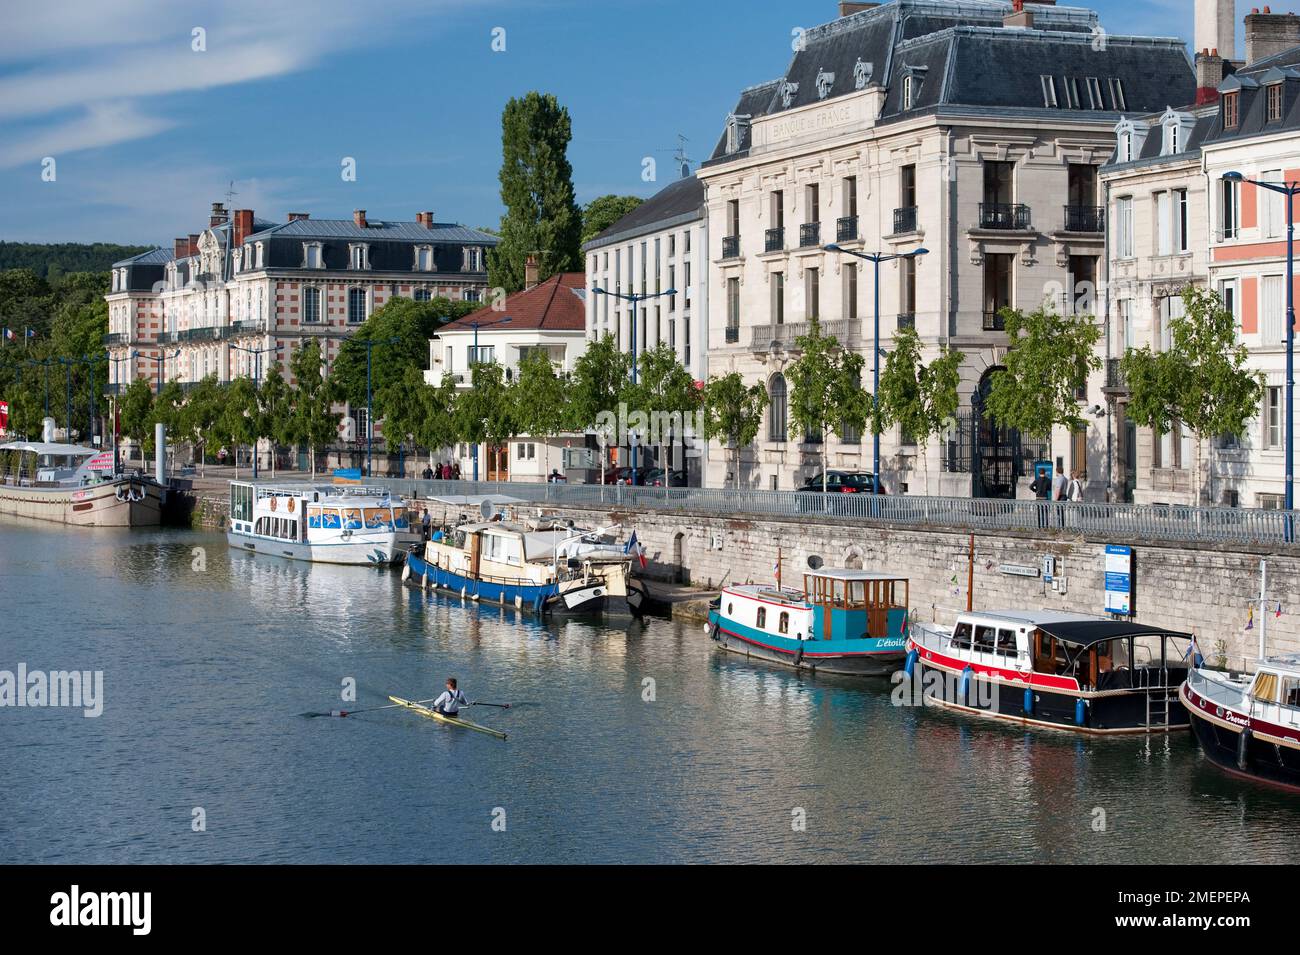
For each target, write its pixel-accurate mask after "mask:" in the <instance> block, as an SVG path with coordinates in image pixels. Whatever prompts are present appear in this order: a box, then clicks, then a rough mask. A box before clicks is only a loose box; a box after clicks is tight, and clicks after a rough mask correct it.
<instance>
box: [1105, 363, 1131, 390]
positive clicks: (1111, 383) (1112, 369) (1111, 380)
mask: <svg viewBox="0 0 1300 955" xmlns="http://www.w3.org/2000/svg"><path fill="white" fill-rule="evenodd" d="M1101 390H1102V391H1103V392H1105V393H1107V394H1115V395H1120V394H1127V393H1128V381H1127V379H1126V378H1125V377H1124V366H1123V365H1121V364H1120V359H1118V358H1107V359H1106V383H1105V384H1104V385H1102V386H1101Z"/></svg>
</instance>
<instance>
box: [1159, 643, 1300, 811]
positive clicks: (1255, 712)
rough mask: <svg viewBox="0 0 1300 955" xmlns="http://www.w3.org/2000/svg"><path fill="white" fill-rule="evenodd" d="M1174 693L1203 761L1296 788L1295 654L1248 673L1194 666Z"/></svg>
mask: <svg viewBox="0 0 1300 955" xmlns="http://www.w3.org/2000/svg"><path fill="white" fill-rule="evenodd" d="M1179 696H1180V698H1181V700H1182V703H1183V706H1184V707H1185V708H1186V710H1187V712H1188V714H1189V715H1190V718H1191V723H1192V729H1193V731H1194V732H1195V733H1196V739H1197V742H1199V743H1200V745H1201V750H1202V751H1203V752H1204V753H1205V757H1206V759H1208V760H1209V761H1210V762H1212V763H1214V764H1215V765H1216V766H1218V767H1219V768H1220V769H1223V770H1225V771H1227V772H1229V773H1231V774H1233V775H1234V776H1241V777H1245V778H1248V779H1255V780H1258V781H1260V782H1265V783H1269V784H1272V785H1275V786H1282V787H1285V788H1287V789H1290V790H1294V791H1300V658H1295V657H1285V658H1275V659H1270V660H1266V661H1264V662H1262V663H1261V664H1260V666H1259V669H1258V670H1257V671H1256V672H1255V673H1254V674H1253V675H1240V674H1235V673H1223V672H1220V671H1216V670H1210V669H1206V668H1197V669H1195V670H1193V671H1192V672H1191V674H1189V675H1188V677H1187V682H1186V683H1184V684H1183V687H1182V689H1181V690H1180V691H1179Z"/></svg>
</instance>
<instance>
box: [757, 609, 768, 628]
mask: <svg viewBox="0 0 1300 955" xmlns="http://www.w3.org/2000/svg"><path fill="white" fill-rule="evenodd" d="M755 625H756V626H757V627H758V628H759V629H760V630H762V629H763V628H764V627H766V626H767V608H766V607H759V608H758V614H757V616H756V618H755Z"/></svg>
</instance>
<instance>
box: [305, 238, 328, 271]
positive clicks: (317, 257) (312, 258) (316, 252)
mask: <svg viewBox="0 0 1300 955" xmlns="http://www.w3.org/2000/svg"><path fill="white" fill-rule="evenodd" d="M302 265H303V268H305V269H323V268H324V267H325V259H324V257H323V256H322V255H321V244H320V243H319V242H304V243H303V244H302Z"/></svg>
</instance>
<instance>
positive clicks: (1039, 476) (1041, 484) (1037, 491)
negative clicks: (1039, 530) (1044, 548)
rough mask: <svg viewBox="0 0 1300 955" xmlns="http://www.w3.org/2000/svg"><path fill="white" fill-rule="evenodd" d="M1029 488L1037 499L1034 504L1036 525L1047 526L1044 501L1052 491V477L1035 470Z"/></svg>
mask: <svg viewBox="0 0 1300 955" xmlns="http://www.w3.org/2000/svg"><path fill="white" fill-rule="evenodd" d="M1029 490H1031V491H1033V492H1034V497H1036V498H1037V499H1038V501H1039V503H1038V504H1037V505H1035V507H1036V509H1037V510H1038V526H1039V527H1046V526H1047V505H1046V504H1045V503H1043V502H1045V501H1046V500H1047V498H1048V496H1049V495H1050V494H1051V493H1052V479H1051V478H1050V477H1048V476H1047V475H1046V474H1044V473H1043V472H1041V471H1038V470H1035V472H1034V480H1033V481H1032V482H1031V483H1030V485H1029Z"/></svg>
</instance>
